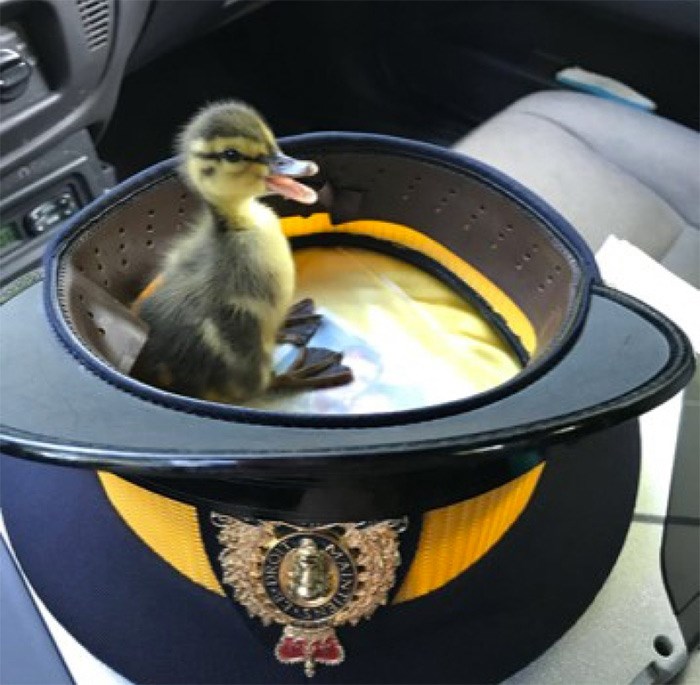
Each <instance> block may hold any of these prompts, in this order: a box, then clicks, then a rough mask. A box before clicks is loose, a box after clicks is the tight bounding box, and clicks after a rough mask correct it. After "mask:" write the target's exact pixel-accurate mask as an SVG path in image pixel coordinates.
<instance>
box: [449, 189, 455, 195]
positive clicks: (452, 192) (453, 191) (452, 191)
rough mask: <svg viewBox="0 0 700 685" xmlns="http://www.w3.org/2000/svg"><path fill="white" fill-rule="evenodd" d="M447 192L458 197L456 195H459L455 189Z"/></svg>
mask: <svg viewBox="0 0 700 685" xmlns="http://www.w3.org/2000/svg"><path fill="white" fill-rule="evenodd" d="M447 192H448V193H449V194H450V195H456V194H457V191H456V190H455V189H454V188H450V189H449V190H448V191H447Z"/></svg>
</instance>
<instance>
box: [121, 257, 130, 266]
mask: <svg viewBox="0 0 700 685" xmlns="http://www.w3.org/2000/svg"><path fill="white" fill-rule="evenodd" d="M122 266H123V267H124V268H126V267H127V266H129V260H128V259H122Z"/></svg>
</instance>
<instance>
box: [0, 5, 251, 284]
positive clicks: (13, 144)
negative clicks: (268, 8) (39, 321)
mask: <svg viewBox="0 0 700 685" xmlns="http://www.w3.org/2000/svg"><path fill="white" fill-rule="evenodd" d="M259 4H262V3H260V2H247V1H245V0H238V1H236V0H179V1H178V2H177V11H173V9H174V8H173V3H170V2H168V0H1V1H0V152H1V153H2V154H1V156H0V183H1V186H2V197H1V199H0V284H5V283H7V282H9V281H10V280H12V279H14V278H15V277H16V276H18V275H20V274H21V273H23V272H25V271H27V270H29V269H31V268H33V267H35V266H36V265H37V264H38V261H39V259H40V256H41V253H42V251H43V248H44V246H45V244H46V243H47V241H48V240H49V239H50V236H51V234H52V233H53V232H54V231H55V229H56V228H57V227H58V226H60V225H61V224H62V223H63V222H64V221H65V220H66V219H68V218H69V217H70V216H71V215H73V214H74V213H76V212H77V211H79V210H80V208H81V207H83V206H84V205H86V204H88V203H89V202H90V201H91V200H92V199H94V198H95V197H97V196H99V195H100V194H101V193H103V192H104V191H105V190H106V189H108V188H109V187H110V186H112V185H114V184H115V183H116V178H115V174H114V170H113V169H112V168H111V167H110V165H109V164H106V163H105V162H103V161H101V160H100V159H99V158H98V155H97V153H96V150H95V141H96V140H97V139H98V138H99V135H100V133H101V132H102V131H103V130H104V128H105V126H106V125H107V123H108V122H109V119H110V116H111V115H112V113H113V111H114V107H115V104H116V102H117V98H118V95H119V91H120V86H121V83H122V80H123V78H124V76H125V74H126V73H127V72H128V71H129V70H133V69H137V68H139V67H140V66H141V65H143V64H145V63H147V62H148V61H150V60H152V59H154V58H156V57H157V56H159V55H160V54H162V53H163V52H165V51H167V50H168V49H170V48H172V47H174V46H175V45H176V44H179V43H182V42H184V41H186V40H188V39H190V38H194V37H195V36H197V35H198V34H201V33H204V32H205V31H208V30H212V29H214V28H216V27H218V26H220V25H221V24H223V23H226V22H228V21H230V20H231V19H233V18H235V17H238V16H241V15H242V14H245V13H246V12H248V11H249V10H250V9H253V8H255V7H256V6H257V5H259Z"/></svg>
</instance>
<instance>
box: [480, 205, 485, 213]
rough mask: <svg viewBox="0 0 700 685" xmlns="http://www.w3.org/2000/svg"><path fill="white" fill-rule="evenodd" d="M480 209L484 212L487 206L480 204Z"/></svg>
mask: <svg viewBox="0 0 700 685" xmlns="http://www.w3.org/2000/svg"><path fill="white" fill-rule="evenodd" d="M479 211H480V212H481V213H482V214H484V213H485V212H486V207H484V205H479Z"/></svg>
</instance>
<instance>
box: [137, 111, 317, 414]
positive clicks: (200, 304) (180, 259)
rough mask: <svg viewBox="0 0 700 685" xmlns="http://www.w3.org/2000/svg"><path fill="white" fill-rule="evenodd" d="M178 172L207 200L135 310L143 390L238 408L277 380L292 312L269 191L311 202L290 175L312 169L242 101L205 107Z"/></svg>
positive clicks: (189, 133) (183, 141)
mask: <svg viewBox="0 0 700 685" xmlns="http://www.w3.org/2000/svg"><path fill="white" fill-rule="evenodd" d="M179 148H180V149H179V152H180V155H181V159H182V167H181V172H182V176H183V178H184V180H185V181H186V183H187V184H188V185H189V186H190V188H191V189H192V190H193V191H194V192H195V193H196V194H198V195H199V196H200V198H201V199H202V208H201V211H200V213H199V215H198V217H197V218H196V219H195V220H194V221H193V222H192V225H191V227H190V230H189V231H188V233H187V234H186V235H185V236H183V237H182V238H181V239H179V240H178V241H177V242H176V243H175V244H174V246H173V248H172V249H171V250H170V252H169V253H168V255H167V257H166V259H165V263H164V266H163V270H162V272H161V274H160V276H159V278H158V283H157V287H154V288H152V289H150V291H151V292H147V293H144V294H143V295H142V297H140V298H139V300H138V301H137V303H136V307H137V313H138V314H139V315H140V316H141V318H142V319H144V320H145V321H146V323H147V324H148V325H149V329H150V332H149V337H148V340H147V342H146V344H145V347H144V349H143V351H142V352H141V355H140V357H139V359H138V361H137V364H136V367H135V369H134V375H135V376H136V377H138V378H140V379H142V380H144V381H146V382H149V383H152V384H155V385H160V386H162V387H166V388H168V389H171V390H173V391H175V392H178V393H182V394H187V395H192V396H196V397H201V398H204V399H213V400H223V401H228V402H237V401H241V400H245V399H248V398H250V397H253V396H255V395H258V394H260V393H262V392H263V391H264V390H265V389H266V388H268V387H269V386H270V384H271V382H272V380H273V372H272V355H273V351H274V347H275V344H276V340H277V336H278V332H279V330H280V328H281V326H282V324H283V322H284V320H285V317H286V316H287V312H288V310H289V308H290V305H291V304H292V297H293V293H294V285H295V273H294V263H293V260H292V254H291V250H290V247H289V244H288V242H287V239H286V238H285V236H284V234H283V233H282V230H281V227H280V223H279V219H278V218H277V216H276V215H275V213H274V212H273V211H272V210H271V209H270V208H268V207H267V206H265V205H264V204H262V203H261V202H259V201H258V199H257V198H258V197H259V196H261V195H264V194H267V193H269V192H278V193H280V194H283V195H284V196H286V197H288V198H290V199H294V200H297V201H302V202H313V201H315V193H314V191H313V190H311V189H310V188H307V187H306V186H303V185H301V184H300V183H298V182H296V181H293V180H292V176H303V175H309V174H312V173H315V172H316V166H315V164H313V163H312V162H299V161H297V160H293V159H292V158H290V157H286V156H284V155H283V154H282V153H281V152H280V150H279V147H278V145H277V142H276V140H275V138H274V136H273V134H272V132H271V131H270V129H269V127H268V126H267V125H266V124H265V122H264V121H263V119H262V118H261V117H260V115H259V114H258V113H257V112H255V110H253V109H252V108H250V107H248V106H247V105H244V104H242V103H237V102H233V103H223V104H219V105H214V106H211V107H208V108H206V109H205V110H203V111H202V112H201V113H199V114H198V115H197V116H196V117H195V118H194V119H193V120H192V121H191V123H190V124H189V125H188V126H187V127H186V128H185V130H184V132H183V134H182V136H181V138H180V141H179Z"/></svg>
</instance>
